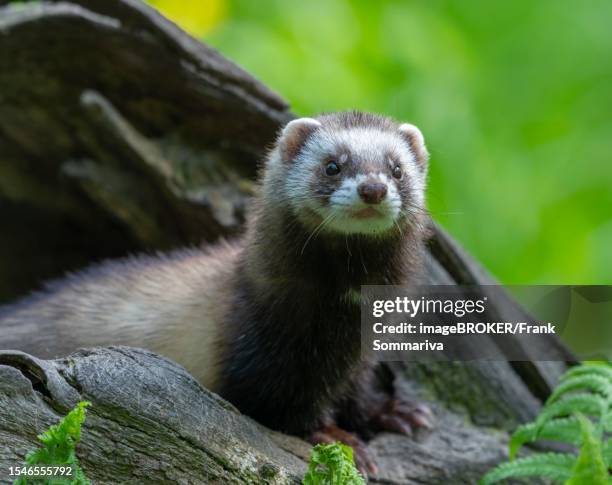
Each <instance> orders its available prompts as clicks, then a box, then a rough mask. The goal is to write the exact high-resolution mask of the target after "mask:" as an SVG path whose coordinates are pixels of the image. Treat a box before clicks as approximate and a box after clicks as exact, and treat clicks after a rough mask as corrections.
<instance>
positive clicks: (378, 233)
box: [0, 112, 429, 469]
mask: <svg viewBox="0 0 612 485" xmlns="http://www.w3.org/2000/svg"><path fill="white" fill-rule="evenodd" d="M427 159H428V155H427V151H426V148H425V144H424V141H423V136H422V135H421V132H420V131H419V130H418V129H417V128H416V127H415V126H413V125H410V124H397V123H395V122H394V121H392V120H390V119H388V118H385V117H381V116H377V115H373V114H366V113H359V112H346V113H336V114H325V115H321V116H319V117H317V118H301V119H297V120H294V121H292V122H290V123H289V124H288V125H287V126H285V128H284V129H283V130H282V132H281V133H280V135H279V137H278V140H277V143H276V145H275V147H274V149H273V150H272V151H271V152H270V154H269V156H268V158H267V161H266V163H265V166H264V169H263V173H262V180H261V184H260V188H259V194H258V196H256V197H255V198H254V199H253V201H252V207H251V210H250V215H249V217H248V226H247V231H246V234H245V236H244V237H243V238H242V239H240V240H239V241H236V242H233V243H220V244H218V245H216V246H214V247H210V248H208V249H205V250H196V249H189V250H182V251H177V252H173V253H170V254H166V255H157V256H139V257H133V258H128V259H124V260H120V261H109V262H106V263H103V264H101V265H97V266H94V267H91V268H89V269H87V270H85V271H83V272H80V273H77V274H74V275H71V276H69V277H67V278H66V279H63V280H61V281H56V282H52V283H50V284H48V285H47V287H46V289H45V291H43V292H42V293H39V294H36V295H34V296H32V297H29V298H27V299H24V300H22V301H21V302H18V303H17V304H15V305H13V306H9V307H5V308H4V309H2V311H0V330H1V333H2V336H1V337H0V348H13V349H20V350H24V351H27V352H30V353H32V354H35V355H38V356H41V357H51V356H58V355H62V354H66V353H68V352H69V351H72V350H74V349H76V348H77V347H83V346H99V345H109V344H122V345H130V346H137V347H145V348H148V349H151V350H153V351H155V352H158V353H160V354H162V355H165V356H167V357H170V358H172V359H174V360H176V361H177V362H179V363H180V364H182V365H183V366H184V367H186V368H187V370H189V371H190V372H191V373H192V374H193V375H194V376H195V377H196V378H197V379H198V380H199V381H200V382H201V383H202V384H203V385H204V386H206V387H208V388H209V389H211V390H213V391H216V392H218V393H219V394H220V395H222V396H223V397H225V398H226V399H228V400H229V401H230V402H232V403H233V404H234V405H235V406H237V407H238V408H239V409H240V410H241V411H243V412H244V413H246V414H248V415H250V416H252V417H253V418H255V419H257V420H258V421H260V422H261V423H263V424H265V425H268V426H269V427H271V428H275V429H278V430H281V431H285V432H289V433H295V434H301V435H310V436H311V437H312V438H313V439H315V440H322V441H330V440H332V439H337V438H339V439H341V440H342V441H349V444H352V445H353V446H355V447H356V448H357V450H356V451H357V457H358V459H359V460H360V465H361V466H362V467H363V466H364V465H371V464H370V463H368V462H367V457H366V456H365V454H364V450H363V449H362V448H361V446H362V445H361V443H360V442H359V441H358V440H357V439H356V438H354V437H353V436H352V435H348V434H347V433H345V432H344V431H342V429H340V427H338V426H337V424H340V425H343V426H344V427H345V428H348V429H350V430H359V431H363V430H364V429H366V428H368V427H370V428H371V427H372V426H376V427H378V428H384V429H389V430H394V431H398V432H409V431H410V426H411V425H413V426H414V425H422V424H426V423H427V421H428V419H429V417H428V415H427V411H426V410H424V409H422V408H418V407H416V408H409V407H407V406H406V405H404V404H403V403H398V402H397V401H393V400H392V401H388V402H387V403H384V402H382V401H380V400H379V399H378V395H376V394H374V393H372V392H369V391H368V390H367V387H368V386H369V376H370V374H371V369H372V366H371V364H370V363H368V362H364V361H363V360H362V359H361V356H360V350H361V344H360V331H359V330H360V306H359V292H360V286H361V285H364V284H378V285H385V284H405V283H409V282H410V280H411V278H412V277H413V275H414V273H415V271H416V270H417V268H418V266H419V261H420V258H421V252H422V245H423V238H424V234H425V226H426V224H425V215H424V214H425V198H424V194H425V179H426V172H427ZM369 468H370V469H372V466H370V467H369Z"/></svg>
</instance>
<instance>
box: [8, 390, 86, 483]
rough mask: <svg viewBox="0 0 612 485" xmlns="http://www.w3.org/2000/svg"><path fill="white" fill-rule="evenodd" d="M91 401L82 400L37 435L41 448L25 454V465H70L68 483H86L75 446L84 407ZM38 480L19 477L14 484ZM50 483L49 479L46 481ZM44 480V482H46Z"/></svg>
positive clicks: (79, 432)
mask: <svg viewBox="0 0 612 485" xmlns="http://www.w3.org/2000/svg"><path fill="white" fill-rule="evenodd" d="M90 405H91V403H89V402H86V401H82V402H80V403H78V404H77V405H76V407H75V408H74V409H73V410H72V411H70V412H69V413H68V414H67V415H66V416H64V418H62V419H61V421H60V422H59V423H58V424H55V425H53V426H51V427H50V428H49V429H48V430H47V431H45V432H43V433H41V434H40V435H38V440H39V441H40V442H41V443H43V447H42V448H38V449H37V450H34V451H31V452H29V453H28V454H27V455H26V458H25V464H26V465H72V466H73V468H74V478H73V479H72V480H71V481H70V482H68V481H67V480H63V481H61V483H64V484H66V483H69V484H70V485H87V484H89V480H87V478H85V475H84V474H83V471H82V470H81V467H80V465H79V462H78V460H77V458H76V455H75V447H76V445H77V443H78V442H79V440H80V439H81V427H82V425H83V423H84V422H85V408H86V407H87V406H90ZM40 482H41V481H40V480H34V479H28V478H20V479H18V480H16V481H15V482H14V483H15V485H25V484H27V483H40ZM47 482H48V483H51V481H47ZM47 482H45V483H47Z"/></svg>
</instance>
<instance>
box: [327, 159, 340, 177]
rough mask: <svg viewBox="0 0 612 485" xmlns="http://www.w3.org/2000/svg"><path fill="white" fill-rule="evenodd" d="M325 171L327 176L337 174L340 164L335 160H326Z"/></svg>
mask: <svg viewBox="0 0 612 485" xmlns="http://www.w3.org/2000/svg"><path fill="white" fill-rule="evenodd" d="M325 173H326V174H327V175H329V176H333V175H338V174H339V173H340V166H339V165H338V164H337V163H336V162H327V165H326V166H325Z"/></svg>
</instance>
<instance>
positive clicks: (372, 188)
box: [357, 182, 387, 204]
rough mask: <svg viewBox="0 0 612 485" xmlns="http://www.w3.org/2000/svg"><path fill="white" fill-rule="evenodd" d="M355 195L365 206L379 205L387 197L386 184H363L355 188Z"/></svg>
mask: <svg viewBox="0 0 612 485" xmlns="http://www.w3.org/2000/svg"><path fill="white" fill-rule="evenodd" d="M357 193H358V194H359V197H361V200H363V201H364V202H365V203H366V204H380V203H381V202H382V201H383V199H384V198H385V196H386V195H387V184H384V183H382V182H364V183H362V184H360V185H359V187H357Z"/></svg>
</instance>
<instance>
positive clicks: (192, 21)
mask: <svg viewBox="0 0 612 485" xmlns="http://www.w3.org/2000/svg"><path fill="white" fill-rule="evenodd" d="M150 3H152V4H153V5H154V6H156V7H157V8H159V9H160V10H161V11H162V12H164V13H165V14H166V15H167V16H169V17H170V18H172V19H173V20H175V21H176V22H177V23H179V24H180V25H182V26H183V28H185V29H186V30H188V31H190V32H191V33H193V34H194V35H196V36H197V37H199V38H201V39H203V40H204V41H206V42H208V43H209V44H211V45H213V46H214V47H216V48H218V49H219V50H220V51H221V52H222V53H223V54H224V55H225V56H227V57H229V58H230V59H233V60H234V61H236V62H237V63H238V64H240V65H241V66H243V67H244V68H245V69H247V70H248V71H250V72H251V73H253V74H254V75H255V76H257V77H258V78H260V79H261V80H262V81H263V82H264V83H266V84H267V85H268V86H270V87H272V88H273V89H275V90H276V91H278V92H279V93H281V94H282V95H283V96H285V97H286V98H287V99H288V100H289V101H290V102H291V105H292V107H293V109H294V111H295V112H297V113H298V114H305V115H306V114H312V113H317V112H320V111H330V110H341V109H353V108H355V109H360V110H370V111H376V112H380V113H385V114H388V115H391V116H393V117H395V118H397V119H398V120H402V121H409V122H412V123H415V124H417V125H418V126H419V127H420V128H421V129H422V130H423V132H424V134H425V137H426V140H427V142H428V146H429V149H430V151H431V154H432V160H431V175H430V190H429V207H430V210H431V212H432V214H433V216H434V217H435V218H436V219H437V220H438V221H439V222H441V223H442V224H443V225H444V226H445V227H446V228H448V230H449V231H450V232H451V233H452V234H453V235H454V236H455V237H456V238H457V239H459V240H460V241H461V242H462V243H463V245H464V246H465V247H466V248H467V249H468V250H470V251H471V252H472V253H473V254H474V255H475V256H476V257H477V258H478V259H480V260H481V261H482V263H483V264H484V265H485V266H486V267H487V268H489V269H490V270H491V271H492V272H493V273H494V274H495V275H496V276H497V277H498V278H500V279H501V280H502V281H503V282H505V283H509V284H512V283H515V284H519V283H522V284H527V283H540V284H561V283H565V284H584V283H602V284H603V283H608V284H612V163H611V162H612V159H611V158H612V157H611V156H610V154H611V153H612V2H611V1H610V0H589V1H585V2H571V3H570V2H569V1H566V0H562V1H555V0H538V1H536V2H534V1H533V0H513V1H505V2H490V1H484V0H483V1H469V0H468V1H465V0H455V1H451V0H444V1H379V2H374V1H366V0H360V1H349V0H310V1H307V2H306V1H282V0H258V1H252V0H232V1H229V0H183V1H178V0H150Z"/></svg>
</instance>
